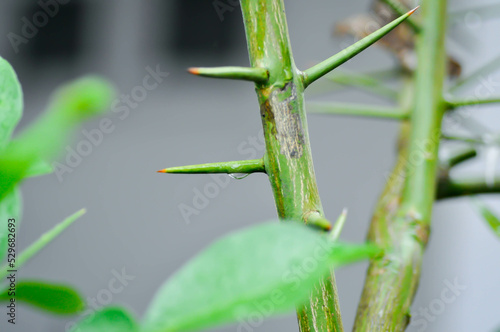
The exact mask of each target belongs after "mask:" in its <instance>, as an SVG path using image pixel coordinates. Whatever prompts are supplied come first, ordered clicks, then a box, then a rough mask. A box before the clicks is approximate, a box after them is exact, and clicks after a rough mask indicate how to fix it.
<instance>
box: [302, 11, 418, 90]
mask: <svg viewBox="0 0 500 332" xmlns="http://www.w3.org/2000/svg"><path fill="white" fill-rule="evenodd" d="M417 9H418V7H416V8H415V9H413V10H411V11H409V12H408V13H406V14H405V15H403V16H401V17H399V18H397V19H395V20H394V21H392V22H391V23H388V24H386V25H385V26H383V27H382V28H380V29H378V30H377V31H375V32H374V33H372V34H370V35H368V36H366V37H365V38H363V39H361V40H360V41H358V42H357V43H355V44H353V45H351V46H349V47H347V48H346V49H344V50H342V51H340V52H339V53H337V54H335V55H334V56H332V57H330V58H328V59H326V60H325V61H323V62H320V63H318V64H317V65H315V66H313V67H311V68H309V69H307V70H306V71H304V72H303V80H304V86H306V87H307V86H308V85H310V84H311V83H312V82H314V81H316V80H317V79H319V78H321V77H322V76H324V75H326V74H328V73H329V72H330V71H332V70H333V69H335V68H337V67H338V66H340V65H341V64H343V63H345V62H347V61H348V60H349V59H351V58H353V57H354V56H356V55H358V54H359V53H361V52H362V51H364V50H365V49H366V48H368V47H369V46H371V45H372V44H374V43H375V42H377V41H378V40H380V39H381V38H382V37H384V36H385V35H386V34H388V33H389V32H390V31H391V30H392V29H394V28H395V27H397V26H398V25H399V24H400V23H401V22H403V21H404V20H406V19H407V18H408V17H410V15H411V14H413V13H414V12H415V10H417Z"/></svg>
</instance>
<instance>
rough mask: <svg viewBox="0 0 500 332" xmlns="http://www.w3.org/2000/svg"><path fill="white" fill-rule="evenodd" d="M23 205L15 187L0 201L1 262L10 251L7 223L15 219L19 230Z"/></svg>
mask: <svg viewBox="0 0 500 332" xmlns="http://www.w3.org/2000/svg"><path fill="white" fill-rule="evenodd" d="M21 205H22V200H21V193H20V191H19V188H17V187H14V188H13V189H12V191H11V192H9V193H8V194H7V196H5V197H4V198H3V199H2V200H1V201H0V262H1V261H3V260H4V258H5V256H6V254H7V249H8V236H9V228H8V222H7V221H8V220H9V219H11V218H13V219H15V220H16V221H15V224H16V230H17V229H18V226H19V222H20V218H21V210H22V209H21ZM16 240H17V239H16Z"/></svg>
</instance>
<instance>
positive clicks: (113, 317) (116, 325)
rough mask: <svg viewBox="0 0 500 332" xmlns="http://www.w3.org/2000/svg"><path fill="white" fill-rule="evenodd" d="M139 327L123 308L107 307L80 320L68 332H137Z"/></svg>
mask: <svg viewBox="0 0 500 332" xmlns="http://www.w3.org/2000/svg"><path fill="white" fill-rule="evenodd" d="M138 331H139V327H138V325H137V323H136V322H135V320H134V318H133V317H132V316H131V315H130V314H129V312H128V311H127V310H125V309H123V308H115V307H109V308H105V309H103V310H101V311H98V312H96V313H95V315H93V316H91V317H89V318H87V319H84V320H82V321H81V322H79V323H78V324H77V325H76V326H75V327H74V328H72V329H71V330H70V332H138Z"/></svg>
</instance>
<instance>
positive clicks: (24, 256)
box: [0, 209, 86, 279]
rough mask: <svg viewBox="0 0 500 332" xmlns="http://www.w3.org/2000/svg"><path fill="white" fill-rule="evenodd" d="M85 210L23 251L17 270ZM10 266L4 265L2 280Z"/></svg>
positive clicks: (1, 273) (69, 218)
mask: <svg viewBox="0 0 500 332" xmlns="http://www.w3.org/2000/svg"><path fill="white" fill-rule="evenodd" d="M85 212H86V211H85V209H81V210H79V211H77V212H75V213H73V214H72V215H71V216H69V217H68V218H66V219H64V220H63V221H62V222H61V223H59V224H58V225H56V226H55V227H54V228H52V229H51V230H50V231H48V232H47V233H45V234H43V235H42V236H40V238H39V239H38V240H36V241H35V242H33V243H32V244H31V245H30V246H29V247H28V248H26V249H25V250H24V251H22V252H21V253H20V254H19V255H18V256H17V259H16V261H15V268H16V269H19V268H20V267H21V266H22V265H23V264H24V263H26V262H27V261H28V260H29V259H30V258H31V257H33V256H34V255H35V254H37V253H38V252H39V251H40V250H42V249H43V248H44V247H45V246H46V245H47V244H49V243H50V242H52V240H54V239H55V238H56V237H57V236H58V235H59V234H61V233H62V232H63V231H64V230H65V229H66V228H68V227H69V226H70V225H71V224H72V223H73V222H75V221H76V220H77V219H78V218H80V217H81V216H83V215H84V214H85ZM9 269H11V268H9V266H8V265H4V266H3V267H2V268H1V269H0V279H3V278H4V277H5V276H6V275H8V272H7V270H9Z"/></svg>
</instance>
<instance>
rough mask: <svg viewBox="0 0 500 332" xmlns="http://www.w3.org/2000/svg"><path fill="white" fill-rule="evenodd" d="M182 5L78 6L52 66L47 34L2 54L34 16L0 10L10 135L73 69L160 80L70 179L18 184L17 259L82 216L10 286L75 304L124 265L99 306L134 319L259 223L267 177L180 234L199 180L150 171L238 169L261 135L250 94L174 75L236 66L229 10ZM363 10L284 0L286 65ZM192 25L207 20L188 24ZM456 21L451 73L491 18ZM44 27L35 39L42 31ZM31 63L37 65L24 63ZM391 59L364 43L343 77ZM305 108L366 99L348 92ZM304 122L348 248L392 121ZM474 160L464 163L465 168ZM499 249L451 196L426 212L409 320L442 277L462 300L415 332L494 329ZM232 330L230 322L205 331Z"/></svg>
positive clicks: (471, 59) (488, 31) (353, 299)
mask: <svg viewBox="0 0 500 332" xmlns="http://www.w3.org/2000/svg"><path fill="white" fill-rule="evenodd" d="M190 1H191V0H189V1H185V0H184V1H180V0H179V1H177V2H174V1H159V0H157V1H101V2H98V1H80V2H78V3H81V5H82V6H83V7H81V8H80V10H82V11H81V12H79V15H78V17H79V18H80V20H79V21H78V22H79V26H78V27H79V28H78V29H79V31H80V33H81V34H80V35H79V37H78V38H79V39H78V45H79V48H78V49H77V50H76V51H75V52H73V54H72V55H71V56H66V57H65V56H59V55H60V54H59V53H58V52H59V51H58V50H51V47H52V46H51V45H52V44H47V45H44V44H43V43H44V42H45V41H47V42H48V41H49V39H51V38H52V39H54V38H57V37H56V36H55V35H53V36H49V37H50V38H49V39H47V36H45V37H42V36H41V35H40V36H36V37H34V38H32V39H30V40H29V42H28V44H26V45H20V50H19V54H17V55H16V54H15V53H14V52H13V50H12V47H11V45H10V44H9V41H8V39H7V37H6V36H7V33H9V32H15V33H19V31H20V28H21V24H22V23H21V18H22V17H23V16H26V15H28V13H29V11H30V10H34V11H35V12H36V11H37V10H39V7H37V6H38V5H37V4H36V3H35V2H34V1H13V0H4V1H2V3H1V5H0V9H1V10H0V31H2V33H1V38H0V52H1V53H0V54H1V55H2V56H3V57H5V58H6V59H7V60H9V61H10V62H11V63H12V64H13V65H14V67H15V68H16V70H17V71H18V73H19V77H20V80H21V83H22V84H23V86H24V91H25V103H26V108H25V116H24V118H23V122H22V126H24V125H26V124H27V123H29V122H30V121H31V120H33V119H34V118H35V117H36V116H37V115H38V114H39V113H40V112H42V111H43V109H44V107H45V104H46V102H47V99H48V97H49V95H50V92H51V91H53V89H54V88H56V87H57V86H58V85H59V84H61V83H62V82H65V81H67V80H70V79H72V78H75V77H77V76H79V75H81V74H84V73H88V72H96V73H101V74H103V75H105V76H107V77H109V78H110V79H111V80H113V81H114V82H116V85H117V87H118V89H119V91H120V92H121V93H130V91H131V89H132V88H133V87H134V86H137V85H141V84H142V79H143V77H144V76H145V75H146V71H145V68H146V67H147V66H151V67H153V68H154V67H156V65H157V64H160V67H161V68H162V69H163V70H166V71H168V72H170V76H169V77H168V78H167V79H166V80H165V81H164V82H163V83H162V84H161V85H160V86H159V87H158V88H157V89H155V90H154V91H151V92H150V93H149V94H148V96H147V99H146V100H145V101H143V102H141V103H140V104H139V106H138V107H137V108H136V109H133V110H131V113H130V115H129V116H128V117H127V118H126V119H124V120H121V119H120V118H119V117H118V116H117V114H113V113H110V114H109V115H108V117H109V118H110V119H112V121H113V124H114V125H115V130H114V132H113V133H111V134H108V135H105V137H104V139H103V141H102V143H101V144H100V145H98V146H94V148H93V151H92V153H91V154H90V155H88V156H86V157H84V158H83V160H82V162H81V163H80V164H79V166H78V167H75V168H74V169H73V172H72V173H70V174H65V175H64V177H63V181H62V182H61V181H59V180H58V178H57V177H56V176H55V175H48V176H44V177H40V178H36V179H30V180H29V181H26V182H25V183H24V184H23V186H22V189H23V197H24V216H23V226H22V227H21V236H20V239H19V248H24V247H26V246H27V245H28V244H30V243H32V242H33V241H34V240H35V239H37V238H38V237H39V235H40V234H42V233H43V232H45V231H47V230H48V229H50V228H51V227H52V226H54V225H55V224H56V223H58V222H59V221H60V220H62V219H63V218H64V217H66V216H68V215H70V214H71V213H73V212H74V211H76V210H78V209H80V208H81V207H86V208H87V209H88V213H87V214H86V215H85V216H84V217H83V218H82V219H81V220H79V221H78V222H77V223H76V224H75V225H73V226H72V227H71V228H70V229H68V230H67V231H66V232H65V233H64V234H63V236H61V237H59V238H58V239H57V240H55V241H54V242H53V243H52V244H51V245H50V246H48V247H47V248H46V249H44V250H43V252H41V253H40V254H39V255H38V256H37V257H35V258H34V259H33V260H31V261H30V262H29V263H28V264H27V265H26V266H25V267H23V268H22V270H21V271H20V272H19V276H20V277H23V278H40V279H46V280H52V281H59V282H65V283H71V284H72V285H74V286H76V287H77V288H78V289H79V290H80V291H81V292H82V293H83V294H84V295H85V296H86V297H93V298H95V297H96V296H97V295H98V294H99V292H100V291H101V290H103V289H107V288H108V282H109V281H110V279H112V278H113V274H112V271H113V270H117V271H120V270H121V269H122V268H125V269H126V272H127V274H129V275H133V276H135V279H134V280H133V281H131V282H130V283H129V284H128V285H127V286H126V287H125V288H124V289H123V291H122V292H120V293H119V294H114V295H113V298H112V303H115V304H124V305H126V306H128V307H129V308H131V309H132V310H133V311H134V312H136V313H137V315H138V316H140V315H142V313H143V312H144V310H145V309H146V307H147V305H148V303H149V301H150V299H151V298H152V296H153V295H154V293H155V291H156V290H157V289H158V287H159V286H160V285H161V284H162V282H163V281H164V280H165V279H166V278H167V277H168V276H169V275H171V274H172V273H173V272H174V271H175V270H176V269H178V268H179V267H180V266H181V265H182V264H183V263H184V262H186V261H187V260H188V259H189V258H190V257H192V256H193V255H195V254H196V253H197V252H199V251H200V250H202V249H203V248H204V247H206V246H207V245H208V244H209V243H210V242H211V241H213V240H214V239H216V238H218V237H220V236H222V235H224V234H226V233H228V232H230V231H231V230H235V229H240V228H242V227H245V226H248V225H252V224H255V223H258V222H261V221H265V220H269V219H273V218H275V215H276V212H275V207H274V204H273V198H272V194H271V190H270V186H269V183H268V180H267V178H266V177H265V176H263V175H251V176H249V177H248V178H246V179H244V180H239V181H238V180H232V179H231V181H230V182H229V184H228V185H227V186H226V187H224V188H222V189H220V192H219V194H218V195H217V196H216V197H215V198H212V199H210V200H209V204H208V206H207V207H206V208H204V209H202V210H201V211H200V213H199V215H195V216H193V217H192V218H191V222H190V223H189V224H188V223H186V222H185V220H184V219H183V217H182V215H181V214H180V212H179V205H180V204H189V205H192V199H193V196H194V190H195V189H199V190H203V189H204V187H205V186H206V185H207V184H208V183H211V182H213V180H212V178H210V177H209V176H205V175H178V176H173V175H172V176H167V175H163V174H157V173H156V170H158V169H161V168H164V167H167V166H176V165H185V164H195V163H204V162H216V161H225V160H238V159H245V158H248V157H249V156H248V155H242V154H241V153H239V152H238V146H239V145H240V144H241V143H242V142H245V141H246V140H248V137H249V136H256V135H257V134H258V132H259V130H260V125H261V124H260V118H259V113H258V105H257V100H256V97H255V94H254V90H253V86H252V84H250V83H245V82H232V81H219V80H210V79H204V78H198V77H192V76H189V75H188V74H187V73H186V72H185V68H186V67H189V66H193V65H195V66H196V65H201V66H212V65H243V66H244V65H247V64H248V57H247V53H246V49H245V46H246V45H245V40H244V32H243V26H242V23H241V18H240V17H241V14H240V12H239V8H235V10H234V11H233V12H228V13H225V15H224V18H225V19H224V21H222V22H221V21H220V20H219V19H218V17H217V13H216V12H215V10H214V9H213V8H212V6H211V5H208V6H205V7H203V8H204V9H203V10H194V9H193V10H192V11H190V10H187V11H186V10H184V12H181V11H180V10H179V3H181V2H187V3H189V2H190ZM74 2H75V3H76V2H77V1H76V0H75V1H74ZM192 2H193V4H199V1H196V2H195V1H192ZM208 2H210V1H208ZM491 2H494V1H489V2H487V1H481V2H479V1H478V2H475V3H491ZM193 4H191V5H193ZM70 5H71V2H70V4H68V6H70ZM465 6H467V3H466V1H461V2H460V1H452V2H451V4H450V8H465ZM368 7H369V2H368V1H365V0H363V1H360V0H355V1H349V2H347V1H333V2H332V1H327V0H313V1H286V9H287V15H288V23H289V30H290V35H291V41H292V45H293V47H294V55H295V59H296V63H297V66H298V67H299V68H302V69H304V68H307V67H308V66H310V65H311V64H313V63H315V62H317V61H319V60H322V59H324V58H326V57H328V56H330V55H332V54H333V53H335V52H338V51H339V50H341V49H342V48H343V47H344V46H345V45H347V44H346V42H347V43H349V42H351V41H352V40H351V39H340V38H337V37H333V36H332V30H333V26H334V23H335V22H337V21H338V20H341V19H344V18H346V17H347V16H350V15H353V14H356V13H361V12H366V11H367V9H368ZM27 8H28V9H27ZM29 8H31V9H29ZM82 8H83V9H82ZM80 14H81V15H80ZM28 17H30V16H28ZM473 18H476V17H475V16H474V17H473ZM183 22H184V25H183ZM193 22H194V24H192V23H193ZM197 22H199V23H200V24H197ZM202 22H209V23H210V25H209V26H208V27H206V26H203V25H202ZM188 23H189V24H188ZM462 23H463V22H462ZM469 23H470V22H469ZM472 23H473V24H468V25H464V24H462V25H461V26H460V25H459V26H457V27H456V29H455V30H453V31H452V32H451V33H450V36H451V37H453V40H455V41H459V40H460V37H461V36H468V43H469V44H466V45H468V46H465V47H460V43H451V44H457V45H458V47H456V46H457V45H451V46H455V47H454V49H455V51H456V52H457V57H458V58H459V59H460V60H461V61H462V64H463V66H464V70H465V72H470V71H471V70H473V69H474V68H477V67H478V66H480V65H481V64H482V63H484V62H486V61H487V60H488V59H491V58H492V57H494V56H496V55H497V54H498V53H499V52H500V48H499V47H498V42H497V41H498V31H499V28H500V25H499V23H497V22H492V21H488V22H486V21H484V22H483V21H479V22H478V21H473V22H472ZM51 24H52V22H49V24H48V25H47V27H45V28H41V29H40V30H41V31H42V30H43V29H50V25H51ZM209 28H211V29H212V30H213V31H217V30H218V31H219V32H218V34H213V35H210V34H207V31H209V32H210V31H212V30H210V29H209ZM48 31H49V30H48ZM221 31H222V35H224V31H225V34H226V35H225V37H224V38H225V39H224V38H222V37H221V33H220V32H221ZM68 33H70V32H68ZM189 36H191V38H195V37H196V38H195V40H198V41H200V40H203V41H204V45H203V47H202V48H200V49H196V47H193V45H192V44H191V46H190V47H191V48H190V47H186V46H185V45H183V42H182V41H183V40H184V41H186V43H188V42H189V40H190V38H189ZM193 36H194V37H193ZM66 37H67V36H66ZM37 38H41V41H37V40H38V39H37ZM75 38H76V37H75ZM175 40H177V42H175ZM52 41H53V40H52ZM56 42H57V40H56ZM33 45H35V46H36V45H38V46H37V47H38V49H35V46H33ZM471 45H472V46H473V47H471ZM462 46H463V45H462ZM40 47H41V48H40ZM62 49H64V47H62ZM51 51H54V52H52V53H51ZM37 52H42V53H43V52H46V53H47V54H49V56H46V57H45V58H43V57H41V56H40V57H37V54H39V53H37ZM58 54H59V55H58ZM392 63H393V59H391V57H390V56H388V54H387V53H386V52H385V51H383V50H381V49H378V48H372V49H370V50H368V51H366V52H364V53H363V54H361V55H359V56H358V57H357V58H356V59H355V60H353V61H350V62H349V63H348V64H346V65H345V66H344V68H347V69H351V70H355V71H366V70H371V69H379V68H381V67H390V66H391V64H392ZM497 76H498V75H497ZM497 79H498V77H497ZM328 89H329V85H328V84H326V85H323V84H318V86H317V87H315V88H314V89H311V91H309V92H308V97H309V98H310V99H314V98H318V96H319V93H320V92H322V91H327V90H328ZM321 98H328V99H332V100H340V101H356V102H367V103H370V102H379V101H378V100H377V99H375V98H373V97H370V96H368V95H365V94H362V93H361V92H358V91H350V92H345V93H341V94H339V93H337V94H335V95H328V96H327V97H323V95H321ZM492 108H494V107H489V108H488V107H484V108H481V110H477V111H475V112H477V115H478V117H480V118H481V119H483V120H484V122H485V124H486V125H491V126H492V128H495V124H497V123H499V122H498V121H499V120H500V116H499V113H498V112H497V111H494V110H492ZM308 121H309V128H310V136H311V144H312V149H313V154H314V162H315V168H316V175H317V178H318V183H319V190H320V194H321V197H322V201H323V205H324V208H325V212H326V215H327V216H328V217H329V218H330V219H335V218H336V216H337V215H338V214H339V213H340V211H341V210H342V208H344V207H348V208H349V217H348V220H347V224H346V226H345V229H344V231H343V234H342V238H343V239H344V240H346V241H355V242H361V241H363V239H364V237H365V234H366V229H367V225H368V223H369V220H370V215H371V212H372V210H373V206H374V204H375V202H376V199H377V196H378V194H379V193H380V191H381V189H382V188H383V185H384V182H385V176H386V174H387V172H388V171H389V170H390V169H391V167H392V164H393V162H394V145H395V138H396V137H397V129H398V126H397V124H396V123H394V122H390V121H381V120H368V119H354V118H346V117H327V116H316V115H315V116H309V119H308ZM98 123H99V122H98V121H97V120H96V121H94V122H90V123H86V124H85V126H84V128H86V129H87V130H91V129H94V128H96V126H98ZM496 127H497V128H498V126H496ZM82 139H84V137H83V136H81V135H80V136H79V137H77V138H76V139H75V140H74V141H73V142H72V143H71V144H70V145H69V146H70V147H72V148H73V149H74V148H75V147H76V144H77V142H78V141H80V140H82ZM261 154H262V151H259V155H261ZM64 157H65V156H64V155H63V156H62V158H63V159H64ZM481 161H482V160H481ZM480 164H481V163H480V162H478V165H469V166H468V167H469V168H471V169H472V168H476V169H480V168H481V167H482V166H481V165H480ZM466 168H467V167H466ZM497 170H498V169H497ZM487 202H488V203H489V204H490V206H492V207H493V208H494V209H496V211H497V212H500V209H499V208H498V202H499V201H498V198H497V197H496V196H490V197H488V198H487ZM495 205H496V207H495ZM499 253H500V241H498V238H495V236H494V235H493V234H492V233H491V232H490V231H489V229H488V228H487V226H486V223H485V222H483V221H482V220H481V219H480V218H478V216H477V213H476V212H475V211H474V209H473V208H472V207H471V205H470V203H469V201H468V200H467V199H454V200H448V201H445V202H440V203H438V204H437V205H436V207H435V209H434V218H433V232H432V238H431V241H430V244H429V247H428V250H427V253H426V257H425V263H424V268H423V275H422V280H421V283H420V288H419V291H418V294H417V298H416V300H415V303H414V311H415V310H417V309H418V308H420V307H422V308H424V307H429V306H430V305H431V303H433V301H434V302H435V300H436V299H439V298H440V297H441V292H442V291H443V290H444V289H445V288H446V285H445V281H446V280H449V281H453V280H454V279H455V278H458V282H459V283H460V284H463V285H465V286H466V289H465V290H463V291H462V292H461V294H460V295H459V296H457V298H456V299H455V300H454V301H453V302H452V303H449V304H446V306H445V308H444V310H443V312H442V313H440V314H439V315H436V316H435V319H434V321H428V324H427V326H426V329H425V330H426V331H492V329H494V328H495V327H497V326H498V325H500V318H499V316H498V312H499V309H500V308H499V300H498V299H499V298H500V287H498V283H499V282H500V268H499V266H498V264H499V260H498V256H499ZM365 269H366V264H358V265H355V266H350V267H346V268H343V269H341V270H339V271H338V272H337V281H338V288H339V292H340V301H341V307H342V313H343V320H344V324H345V327H346V330H350V329H351V328H352V322H353V320H354V315H355V310H356V305H357V302H358V300H359V296H360V292H361V287H362V283H363V280H364V274H365ZM1 317H2V318H1V319H0V330H1V331H63V330H64V329H65V326H66V324H67V323H68V322H71V321H75V320H76V319H77V317H69V318H60V317H55V316H51V315H44V314H42V313H40V312H38V311H36V310H32V309H30V308H27V307H22V308H19V309H18V324H17V325H16V326H15V327H14V328H12V327H11V326H10V325H8V324H7V323H6V319H5V315H4V314H2V316H1ZM296 325H297V324H296V318H295V315H294V314H293V313H290V314H288V315H285V316H283V317H280V318H274V319H270V320H266V321H265V322H264V323H263V324H262V325H260V326H258V327H256V328H255V331H297V326H296ZM236 329H237V327H236V325H232V326H229V327H225V328H218V329H214V330H213V331H236ZM410 330H413V331H416V330H418V329H416V328H414V327H413V328H410Z"/></svg>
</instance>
